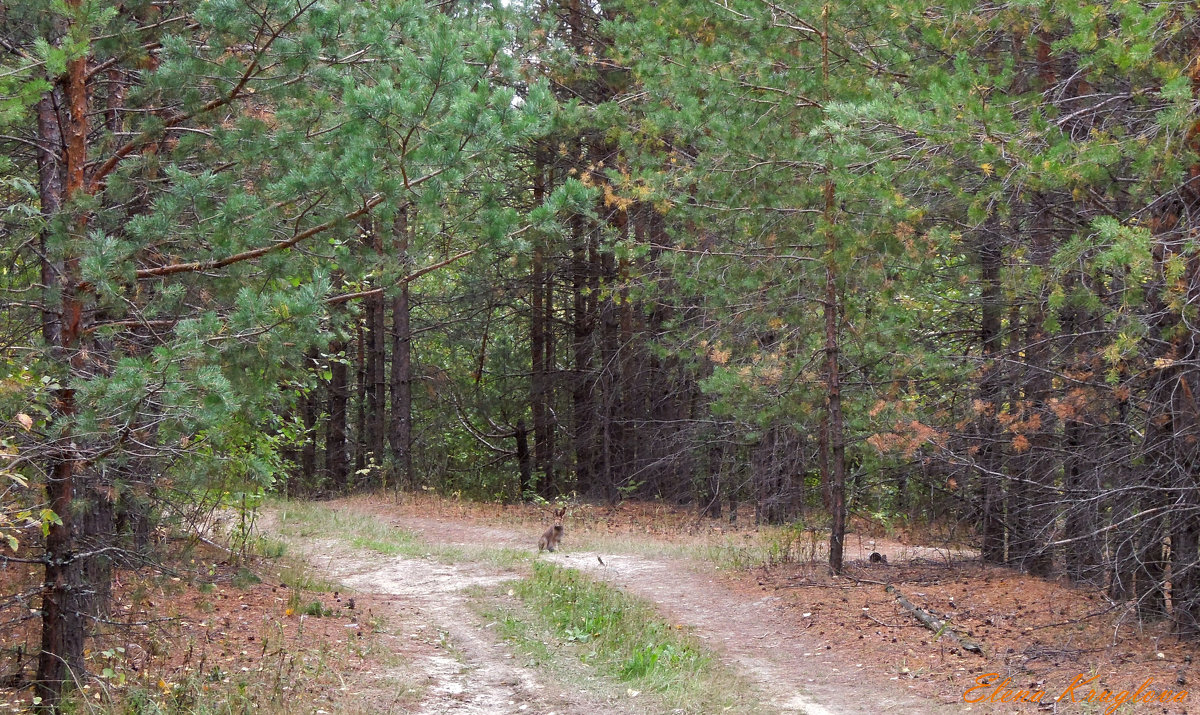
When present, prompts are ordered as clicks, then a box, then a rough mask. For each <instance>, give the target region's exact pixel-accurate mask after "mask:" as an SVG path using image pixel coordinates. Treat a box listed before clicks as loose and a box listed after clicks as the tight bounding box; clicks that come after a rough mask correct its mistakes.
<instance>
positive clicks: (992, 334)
mask: <svg viewBox="0 0 1200 715" xmlns="http://www.w3.org/2000/svg"><path fill="white" fill-rule="evenodd" d="M998 239H999V235H998V232H996V233H994V234H993V233H992V232H985V233H984V234H983V235H982V236H980V245H979V250H978V252H979V266H980V278H981V279H982V282H983V286H982V291H981V296H980V299H981V303H982V314H983V317H982V320H981V321H980V330H979V332H980V341H981V342H982V344H983V378H982V379H981V380H980V383H979V399H980V402H981V410H980V414H979V419H978V424H979V426H978V429H979V441H980V444H979V452H978V455H977V457H976V459H977V460H978V463H979V497H980V512H981V513H980V516H981V519H980V536H981V537H982V542H983V543H982V546H981V549H980V553H981V555H982V557H983V559H984V561H988V562H990V563H994V564H998V563H1003V562H1004V490H1003V484H1002V481H1001V476H1000V475H1001V469H1002V468H1003V467H1002V459H1001V456H1000V449H1001V448H1000V444H999V432H1000V430H999V426H998V424H997V422H996V413H997V412H998V411H999V410H1000V408H1001V402H1002V397H1001V385H1002V382H1003V375H1002V372H1001V369H1000V360H999V355H1000V350H1001V340H1000V316H1001V311H1002V309H1003V308H1002V305H1001V301H1002V295H1001V291H1000V266H1001V262H1002V255H1001V250H1000V245H999V243H998Z"/></svg>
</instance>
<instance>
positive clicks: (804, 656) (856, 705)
mask: <svg viewBox="0 0 1200 715" xmlns="http://www.w3.org/2000/svg"><path fill="white" fill-rule="evenodd" d="M328 506H330V507H332V508H335V509H339V510H356V511H361V510H363V509H364V508H367V509H370V510H371V511H372V512H374V513H371V514H369V515H368V517H369V518H377V519H383V520H385V521H386V522H387V523H391V524H393V525H395V526H396V527H398V528H403V529H406V530H410V531H412V532H415V533H417V534H418V535H420V537H421V538H422V539H423V540H424V541H426V542H427V543H430V544H442V545H467V546H472V545H479V544H485V545H488V546H496V547H502V546H508V547H518V548H525V547H529V548H533V545H532V542H533V539H532V538H531V537H530V535H529V534H525V533H521V532H517V531H513V530H507V529H503V528H496V527H489V526H481V525H476V524H473V523H469V522H465V521H459V520H454V519H435V518H426V517H414V516H397V515H395V514H387V513H383V512H382V510H380V511H378V512H377V511H376V510H375V509H372V508H371V507H372V506H373V505H368V504H364V503H363V502H361V501H353V502H349V501H347V502H332V503H330V504H329V505H328ZM566 547H567V548H566V550H565V551H561V552H559V553H556V554H552V555H550V554H547V555H545V556H543V558H546V559H550V560H553V561H555V562H556V563H559V564H561V565H563V566H566V567H570V568H576V569H580V570H582V571H586V572H588V573H589V574H591V575H592V576H594V577H597V578H600V579H603V580H605V581H608V582H610V583H612V584H614V585H616V586H618V587H620V588H622V589H624V590H626V591H627V592H629V593H633V594H636V595H638V596H640V597H642V598H645V599H647V600H649V601H652V602H653V603H655V604H657V607H658V609H659V610H660V612H661V613H662V614H663V616H664V617H665V618H667V619H669V620H670V621H671V622H672V623H677V624H679V625H682V626H685V627H687V628H688V629H689V630H690V631H691V632H692V633H694V634H695V635H696V636H697V637H698V638H700V639H702V640H703V641H704V642H705V643H706V644H707V645H708V646H709V647H710V648H711V650H712V651H713V652H714V653H715V654H717V655H718V657H720V658H721V659H722V660H723V661H724V662H726V663H727V664H728V665H730V666H731V667H732V668H733V669H734V670H735V671H736V672H738V673H740V674H741V675H742V676H743V677H745V678H746V679H747V680H748V681H750V682H751V683H753V684H754V685H755V686H756V687H757V689H758V690H759V691H760V693H761V694H762V699H763V702H764V704H765V705H766V706H767V707H768V708H769V709H771V710H773V711H777V712H781V713H807V715H831V714H834V715H858V714H863V715H879V714H883V713H922V714H925V713H929V714H937V713H951V712H964V711H971V712H988V711H989V710H988V709H987V708H981V707H979V706H978V705H977V706H975V707H974V708H966V707H964V706H963V705H962V704H958V705H954V704H947V703H943V702H939V701H936V700H932V699H929V698H927V697H924V696H922V695H919V694H917V693H915V692H912V691H911V690H910V689H909V688H908V687H907V686H906V684H905V683H903V682H902V681H897V680H892V679H889V678H888V677H886V676H885V675H883V674H881V673H879V672H878V671H879V669H878V667H877V666H878V664H877V663H854V662H846V661H844V660H842V659H839V656H838V653H837V651H836V650H835V649H833V648H831V647H830V645H829V643H828V642H826V641H825V640H824V639H822V638H821V637H820V636H819V635H818V634H817V632H816V629H811V630H810V627H811V625H812V623H810V622H806V621H804V620H803V619H801V620H800V621H799V622H797V619H796V618H795V614H794V613H793V614H790V615H789V614H788V613H787V612H786V611H785V609H783V608H782V604H781V603H780V598H779V597H778V596H766V597H761V598H757V599H756V598H754V597H753V595H747V594H745V593H741V592H737V591H735V590H733V589H732V588H730V587H729V586H727V585H726V584H724V583H722V582H721V581H720V580H719V579H717V578H715V577H714V576H713V575H711V574H709V573H705V572H704V570H703V569H693V568H689V566H688V564H687V563H686V562H682V561H678V560H670V559H652V558H646V557H643V556H638V555H631V554H596V553H593V552H583V551H573V550H570V545H569V543H567V544H566ZM299 548H300V549H301V551H302V552H303V553H304V554H305V555H306V556H307V558H308V560H309V561H310V563H312V565H313V566H314V567H317V568H318V569H320V570H321V571H323V572H325V573H327V574H328V575H329V576H330V577H332V578H334V579H337V580H338V581H340V582H342V583H345V584H346V585H347V586H349V587H351V588H354V589H355V590H357V591H360V592H363V593H372V594H385V595H388V596H390V597H392V599H393V602H394V604H395V606H396V607H397V609H398V610H401V609H402V610H403V611H404V613H405V621H404V623H403V625H401V626H400V628H408V629H421V628H422V626H424V630H425V631H426V632H428V630H429V629H433V630H434V631H436V632H437V633H439V634H441V640H442V643H441V645H442V646H443V647H434V648H430V649H427V651H428V652H424V653H422V654H421V655H420V656H419V657H417V658H415V659H414V663H415V664H416V666H417V667H418V668H419V669H421V671H422V672H423V673H424V677H425V679H426V682H427V684H428V685H427V690H426V697H425V698H424V700H423V701H422V706H421V709H420V710H419V712H422V713H439V712H453V713H509V712H514V713H515V712H542V713H549V712H556V713H579V714H581V715H582V714H585V713H586V714H588V715H590V714H591V713H599V712H603V713H610V712H612V713H619V712H645V710H644V709H643V708H642V707H637V705H640V703H631V702H628V701H622V702H614V701H603V702H599V701H597V700H596V696H590V695H587V694H585V693H583V692H580V691H578V690H570V691H566V690H564V689H563V688H562V686H560V685H557V684H555V683H553V682H549V681H548V680H547V679H546V678H545V677H544V676H543V674H542V673H540V672H538V671H537V670H534V669H531V668H527V667H523V666H522V665H520V664H519V663H518V662H517V660H518V659H516V658H514V655H513V653H512V652H511V651H510V650H509V649H508V648H507V646H506V645H505V644H503V643H502V642H500V641H499V640H498V639H497V638H496V636H495V634H494V633H493V632H492V631H491V630H490V628H489V627H488V625H487V624H485V623H483V622H481V620H480V618H479V617H478V616H477V615H476V614H475V613H474V611H473V610H472V609H471V608H470V606H469V603H468V597H467V596H466V595H465V593H464V589H467V588H470V587H472V586H490V585H495V584H497V583H500V582H502V581H504V580H506V579H510V578H515V577H517V576H518V575H519V574H515V573H511V572H503V571H500V570H496V569H488V568H486V567H483V566H480V565H478V564H473V563H456V564H443V563H439V562H437V561H433V560H431V559H412V558H401V557H389V556H383V555H380V554H377V553H374V552H368V551H355V550H353V549H351V548H350V547H348V546H346V545H344V544H342V543H340V542H336V541H333V540H320V541H311V540H310V541H308V542H306V543H303V544H300V545H299ZM601 560H603V563H601ZM429 644H430V645H433V646H436V645H439V644H438V643H436V642H433V641H429ZM450 652H453V654H454V655H453V656H452V655H450V654H449V653H450ZM409 677H411V673H410V674H409Z"/></svg>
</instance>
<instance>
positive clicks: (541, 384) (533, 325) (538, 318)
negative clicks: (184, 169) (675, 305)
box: [525, 151, 554, 496]
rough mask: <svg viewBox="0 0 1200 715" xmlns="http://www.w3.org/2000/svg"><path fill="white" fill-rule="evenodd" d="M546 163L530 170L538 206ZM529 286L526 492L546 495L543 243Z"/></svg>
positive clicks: (548, 428) (549, 285) (538, 159)
mask: <svg viewBox="0 0 1200 715" xmlns="http://www.w3.org/2000/svg"><path fill="white" fill-rule="evenodd" d="M545 172H546V164H545V160H544V158H543V154H542V152H540V151H539V152H537V154H536V155H535V158H534V168H533V200H534V204H535V205H539V206H540V205H541V204H542V202H543V201H545V199H546V175H545ZM530 281H531V283H532V286H531V288H530V296H529V310H530V315H529V351H530V374H529V392H530V394H529V408H530V414H531V416H532V418H533V463H534V469H535V471H536V472H537V473H538V476H537V477H536V479H537V482H536V483H535V482H534V481H533V477H532V475H531V477H530V478H527V480H526V483H525V489H526V490H528V491H531V492H536V493H538V494H541V495H542V496H548V495H549V494H550V491H551V488H552V487H553V483H554V460H553V454H554V432H553V429H554V428H553V424H552V422H551V415H552V410H551V402H552V395H553V386H552V384H551V374H552V372H551V371H552V370H553V369H554V357H553V356H554V334H553V320H552V318H553V316H554V306H553V300H554V287H553V286H554V283H553V279H552V276H551V275H550V273H549V271H548V270H547V268H546V248H545V243H544V242H543V241H542V240H538V241H537V242H536V243H535V244H534V247H533V266H532V270H531V275H530Z"/></svg>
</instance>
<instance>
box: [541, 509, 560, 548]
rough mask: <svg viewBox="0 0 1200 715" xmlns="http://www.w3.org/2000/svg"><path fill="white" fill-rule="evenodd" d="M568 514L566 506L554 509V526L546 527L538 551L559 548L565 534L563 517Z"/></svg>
mask: <svg viewBox="0 0 1200 715" xmlns="http://www.w3.org/2000/svg"><path fill="white" fill-rule="evenodd" d="M566 514H567V508H566V507H565V506H564V507H562V508H561V509H555V510H554V526H551V527H550V528H548V529H546V531H545V532H543V533H542V538H540V539H538V551H542V550H543V549H544V550H546V551H554V550H555V549H556V548H558V542H559V541H561V540H562V535H563V517H564V516H566Z"/></svg>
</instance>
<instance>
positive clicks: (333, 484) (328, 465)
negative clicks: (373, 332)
mask: <svg viewBox="0 0 1200 715" xmlns="http://www.w3.org/2000/svg"><path fill="white" fill-rule="evenodd" d="M345 349H346V344H345V343H344V342H341V341H339V342H335V343H331V344H330V346H329V354H330V359H329V424H328V425H327V426H326V428H325V472H326V474H327V475H328V478H329V487H330V488H331V489H333V490H335V491H338V490H342V489H345V488H346V486H347V484H349V480H350V465H349V461H348V460H347V457H346V402H347V398H348V390H349V385H348V384H347V381H348V374H347V373H348V367H347V365H346V356H345V354H344V351H345Z"/></svg>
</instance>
